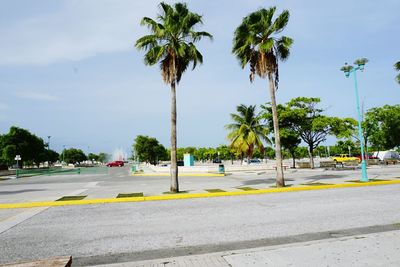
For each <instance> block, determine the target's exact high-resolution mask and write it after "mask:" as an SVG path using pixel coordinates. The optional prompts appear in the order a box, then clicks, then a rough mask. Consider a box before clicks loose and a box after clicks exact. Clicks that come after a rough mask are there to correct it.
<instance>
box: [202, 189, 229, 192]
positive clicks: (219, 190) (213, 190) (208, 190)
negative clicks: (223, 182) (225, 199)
mask: <svg viewBox="0 0 400 267" xmlns="http://www.w3.org/2000/svg"><path fill="white" fill-rule="evenodd" d="M205 190H206V191H207V192H208V193H222V192H226V191H224V190H222V189H218V188H216V189H205Z"/></svg>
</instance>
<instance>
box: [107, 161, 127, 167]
mask: <svg viewBox="0 0 400 267" xmlns="http://www.w3.org/2000/svg"><path fill="white" fill-rule="evenodd" d="M106 166H107V167H122V166H124V162H123V161H121V160H116V161H112V162H109V163H107V165H106Z"/></svg>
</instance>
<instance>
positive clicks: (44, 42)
mask: <svg viewBox="0 0 400 267" xmlns="http://www.w3.org/2000/svg"><path fill="white" fill-rule="evenodd" d="M167 2H170V3H172V2H173V1H167ZM187 2H188V4H189V8H190V9H191V10H193V11H195V12H197V13H200V14H202V15H203V19H204V25H203V26H202V27H201V30H206V31H208V32H210V33H212V34H213V35H214V38H215V39H214V41H213V42H209V41H207V40H204V41H202V42H201V43H200V44H199V49H200V50H201V51H202V53H203V56H204V64H203V65H202V66H200V67H199V68H197V69H196V70H195V71H188V72H187V73H186V74H185V75H184V77H183V79H182V81H181V83H180V85H179V87H178V89H177V94H178V95H177V97H178V146H217V145H219V144H225V143H227V141H226V139H225V137H226V134H227V133H226V131H225V130H224V128H223V126H224V125H225V124H227V123H229V122H230V121H229V119H230V117H229V114H230V113H232V112H234V111H235V107H236V106H237V105H239V104H242V103H243V104H247V105H249V104H263V103H265V102H267V101H269V95H268V88H267V85H268V83H267V81H266V80H260V79H257V80H256V82H255V83H253V84H250V82H249V80H248V75H249V70H248V69H245V70H242V69H241V68H240V67H239V65H238V63H237V61H236V59H235V58H234V57H233V56H232V54H231V52H230V51H231V46H232V34H233V31H234V29H235V28H236V27H237V26H238V25H239V24H240V22H241V20H242V18H243V17H244V16H246V15H248V14H249V13H250V12H252V11H254V10H256V9H258V8H259V7H270V6H277V10H278V12H281V11H282V10H283V9H288V10H289V11H290V14H291V18H290V22H289V25H288V27H287V28H286V30H285V31H284V34H285V35H287V36H290V37H292V38H293V39H294V41H295V43H294V45H293V48H292V54H291V56H290V58H289V60H288V61H287V62H285V63H281V64H280V78H281V82H280V88H279V90H278V93H277V99H278V102H279V103H284V102H286V101H288V100H290V99H291V98H294V97H297V96H309V97H320V98H321V99H322V103H321V106H322V107H325V108H327V113H328V114H329V115H333V116H341V117H353V118H355V115H356V109H355V98H354V91H353V83H352V81H351V80H349V79H345V78H344V76H343V74H342V73H341V72H340V71H339V68H340V67H341V66H342V65H343V63H344V62H346V61H348V62H350V63H351V62H353V61H354V60H355V59H356V58H359V57H367V58H368V59H369V60H370V62H369V63H368V65H367V66H366V71H365V72H364V73H362V74H360V75H359V86H360V98H361V100H362V102H363V103H364V107H365V109H368V108H371V107H375V106H382V105H385V104H390V105H393V104H398V103H399V100H400V86H399V85H398V84H396V83H395V80H394V77H395V75H396V73H395V71H394V69H393V65H394V63H395V62H397V61H399V60H400V53H399V52H400V50H399V43H400V36H399V34H398V32H399V28H398V27H399V25H400V16H399V15H398V11H399V10H400V1H398V0H382V1H379V2H376V1H365V0H353V1H345V0H337V1H318V0H305V1H294V0H292V1H258V0H257V1H256V0H246V1H245V0H238V1H228V0H219V1H187ZM300 2H301V3H300ZM157 4H158V1H153V0H151V1H150V0H147V1H131V0H90V1H88V0H68V1H61V0H60V1H53V0H40V1H27V0H25V1H22V0H12V1H11V0H10V1H7V0H3V1H2V8H1V9H0V36H1V42H0V93H1V94H0V95H1V98H0V133H5V132H7V131H8V129H9V127H10V126H12V125H16V126H19V127H22V128H26V129H29V130H30V131H31V132H33V133H35V134H37V135H38V136H41V137H43V138H45V139H47V138H46V136H48V135H51V136H52V137H51V147H52V148H53V149H56V150H58V151H60V150H61V149H62V147H63V145H66V146H67V147H77V148H81V149H83V150H84V151H88V150H89V151H90V152H96V153H97V152H100V151H104V152H112V151H113V150H114V149H115V148H120V147H121V148H123V149H125V150H126V151H127V152H128V151H130V146H131V145H132V143H133V140H134V138H135V136H136V135H138V134H145V135H149V136H153V137H156V138H157V139H158V140H159V141H160V142H161V143H163V144H164V145H165V146H169V134H170V89H169V87H168V86H167V85H165V84H163V82H162V80H161V76H160V73H159V70H158V67H157V66H154V67H148V66H145V65H144V64H143V59H142V58H143V52H139V51H137V50H136V49H135V48H134V46H133V44H134V43H135V40H136V39H138V38H139V37H140V36H142V35H144V34H146V33H147V30H146V28H143V27H140V26H139V21H140V19H141V18H142V17H143V16H149V17H155V16H156V14H157V12H158V8H157Z"/></svg>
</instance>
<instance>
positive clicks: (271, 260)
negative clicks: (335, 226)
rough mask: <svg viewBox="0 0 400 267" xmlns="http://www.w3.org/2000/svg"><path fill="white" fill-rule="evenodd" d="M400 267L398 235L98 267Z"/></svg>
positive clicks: (355, 237)
mask: <svg viewBox="0 0 400 267" xmlns="http://www.w3.org/2000/svg"><path fill="white" fill-rule="evenodd" d="M128 266H129V267H139V266H140V267H150V266H199V267H200V266H208V267H214V266H215V267H217V266H274V267H275V266H278V267H286V266H330V267H332V266H388V267H390V266H393V267H394V266H400V231H390V232H382V233H373V234H365V235H358V236H351V237H339V238H332V239H325V240H318V241H311V242H303V243H293V244H287V245H279V246H270V247H261V248H256V249H246V250H236V251H226V252H221V253H211V254H203V255H194V256H185V257H176V258H165V259H157V260H150V261H139V262H126V263H118V264H109V265H97V267H128Z"/></svg>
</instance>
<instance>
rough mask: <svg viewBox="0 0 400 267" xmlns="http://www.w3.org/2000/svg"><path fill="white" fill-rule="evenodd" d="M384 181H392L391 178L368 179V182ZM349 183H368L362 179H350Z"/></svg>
mask: <svg viewBox="0 0 400 267" xmlns="http://www.w3.org/2000/svg"><path fill="white" fill-rule="evenodd" d="M383 181H390V180H385V179H368V182H383ZM346 182H349V183H366V182H362V181H360V180H349V181H346Z"/></svg>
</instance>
